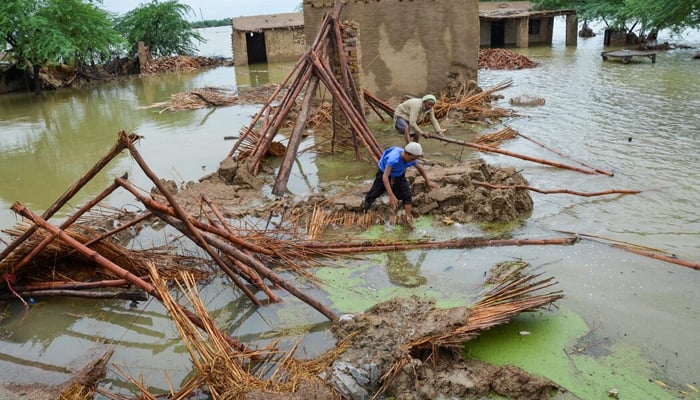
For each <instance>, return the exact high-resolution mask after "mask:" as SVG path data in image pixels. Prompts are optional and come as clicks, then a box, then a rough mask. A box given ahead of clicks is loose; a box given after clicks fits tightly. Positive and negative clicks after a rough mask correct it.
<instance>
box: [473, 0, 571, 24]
mask: <svg viewBox="0 0 700 400" xmlns="http://www.w3.org/2000/svg"><path fill="white" fill-rule="evenodd" d="M534 7H535V6H534V5H533V4H532V3H531V2H529V1H480V2H479V18H483V19H495V20H498V19H505V18H523V17H537V16H540V17H552V16H557V15H575V14H576V11H574V10H569V9H565V10H535V8H534Z"/></svg>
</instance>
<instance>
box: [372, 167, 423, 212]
mask: <svg viewBox="0 0 700 400" xmlns="http://www.w3.org/2000/svg"><path fill="white" fill-rule="evenodd" d="M383 175H384V172H383V171H381V170H377V175H376V176H375V177H374V183H373V184H372V188H370V189H369V192H367V195H366V196H365V211H367V210H369V209H370V207H372V203H374V201H375V200H377V198H379V196H381V195H383V194H384V193H386V188H385V187H384V181H383V180H382V177H383ZM389 181H390V183H391V190H392V191H393V192H394V195H395V196H396V198H397V199H399V200H401V201H402V202H403V204H404V205H406V204H411V203H412V202H413V196H412V195H411V186H410V185H409V184H408V179H406V175H401V176H396V177H391V178H389Z"/></svg>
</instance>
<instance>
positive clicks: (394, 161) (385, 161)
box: [377, 146, 418, 177]
mask: <svg viewBox="0 0 700 400" xmlns="http://www.w3.org/2000/svg"><path fill="white" fill-rule="evenodd" d="M403 152H404V150H403V148H402V147H398V146H393V147H389V148H388V149H386V150H384V153H382V158H380V159H379V162H378V163H377V166H378V167H379V170H380V171H382V172H384V170H385V169H386V166H387V165H390V166H391V173H390V174H389V176H391V177H396V176H401V175H403V174H404V173H405V172H406V169H407V168H408V167H412V166H414V165H416V164H418V160H417V159H416V160H413V161H409V162H406V161H404V160H403V159H402V158H401V153H403Z"/></svg>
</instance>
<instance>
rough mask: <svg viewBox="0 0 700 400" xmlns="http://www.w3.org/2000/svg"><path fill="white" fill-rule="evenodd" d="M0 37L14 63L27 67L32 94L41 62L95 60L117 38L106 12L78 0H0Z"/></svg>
mask: <svg viewBox="0 0 700 400" xmlns="http://www.w3.org/2000/svg"><path fill="white" fill-rule="evenodd" d="M0 37H2V38H4V39H5V42H6V43H7V44H6V46H7V53H9V55H10V57H12V59H13V60H14V61H15V64H16V65H17V68H19V69H21V70H25V71H30V70H31V71H32V73H33V76H34V90H35V92H36V93H37V94H39V93H40V91H41V81H40V78H39V71H40V70H41V68H42V67H45V66H52V65H58V64H71V65H74V66H76V67H79V66H80V65H82V64H83V63H86V62H89V63H93V62H96V61H101V60H103V59H104V57H106V56H107V55H108V54H109V53H110V51H111V50H112V49H114V48H115V45H116V46H118V44H119V43H120V37H119V35H118V34H117V33H116V31H115V30H114V29H112V28H111V23H110V21H109V14H108V13H107V12H106V11H103V10H100V9H98V8H97V7H95V6H94V5H93V4H92V3H84V2H83V1H81V0H3V1H2V2H0Z"/></svg>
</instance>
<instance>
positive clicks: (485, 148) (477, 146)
mask: <svg viewBox="0 0 700 400" xmlns="http://www.w3.org/2000/svg"><path fill="white" fill-rule="evenodd" d="M431 138H432V139H436V140H440V141H443V142H447V143H454V144H459V145H462V146H467V147H471V148H474V149H477V150H480V151H485V152H490V153H499V154H504V155H507V156H510V157H515V158H520V159H522V160H527V161H532V162H536V163H540V164H545V165H550V166H553V167H557V168H563V169H570V170H572V171H577V172H582V173H584V174H589V175H592V174H595V173H596V172H595V171H593V170H589V169H582V168H578V167H574V166H572V165H567V164H562V163H559V162H556V161H549V160H543V159H541V158H535V157H530V156H526V155H523V154H518V153H513V152H512V151H508V150H501V149H499V148H496V147H490V146H483V145H480V144H476V143H468V142H463V141H461V140H454V139H450V138H448V137H445V136H439V135H432V136H431Z"/></svg>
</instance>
